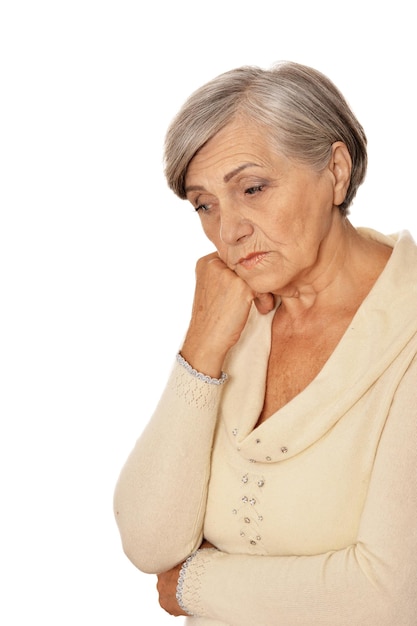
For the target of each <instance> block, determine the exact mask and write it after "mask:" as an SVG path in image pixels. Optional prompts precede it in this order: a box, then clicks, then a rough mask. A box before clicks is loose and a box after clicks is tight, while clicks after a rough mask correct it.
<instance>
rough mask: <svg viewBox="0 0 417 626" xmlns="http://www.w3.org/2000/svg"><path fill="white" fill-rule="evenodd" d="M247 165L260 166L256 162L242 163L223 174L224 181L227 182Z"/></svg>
mask: <svg viewBox="0 0 417 626" xmlns="http://www.w3.org/2000/svg"><path fill="white" fill-rule="evenodd" d="M247 167H260V166H259V165H258V164H257V163H243V164H242V165H239V167H236V169H234V170H232V171H231V172H229V173H228V174H225V176H224V178H223V180H224V182H225V183H228V182H229V180H231V179H232V178H233V177H234V176H236V175H237V174H239V172H241V171H242V170H244V169H246V168H247Z"/></svg>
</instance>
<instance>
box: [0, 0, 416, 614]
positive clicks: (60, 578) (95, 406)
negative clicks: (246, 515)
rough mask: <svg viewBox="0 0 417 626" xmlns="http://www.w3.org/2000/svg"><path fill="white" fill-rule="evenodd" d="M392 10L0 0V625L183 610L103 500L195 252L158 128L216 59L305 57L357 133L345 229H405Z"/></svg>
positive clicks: (179, 330)
mask: <svg viewBox="0 0 417 626" xmlns="http://www.w3.org/2000/svg"><path fill="white" fill-rule="evenodd" d="M411 6H412V3H410V2H408V1H407V0H397V2H384V1H383V0H381V2H379V3H377V4H375V3H373V2H367V0H361V1H356V0H351V1H349V2H347V1H345V2H339V3H337V2H334V1H333V2H326V1H323V0H316V1H314V2H311V1H310V0H305V1H304V2H297V1H296V0H291V1H287V2H285V3H284V2H279V0H274V1H270V2H268V1H265V0H256V1H252V2H247V1H245V0H240V1H239V2H234V1H230V2H227V0H222V1H218V0H210V1H208V0H206V2H204V3H199V2H191V1H190V2H184V1H183V0H174V1H172V2H169V1H168V0H167V1H166V2H161V1H159V2H158V1H154V2H152V3H150V2H149V3H146V2H145V3H143V2H139V1H138V2H133V1H130V2H129V1H125V0H117V1H112V0H100V1H98V0H97V1H94V0H72V1H71V2H69V1H68V2H67V1H59V0H55V1H52V0H51V1H49V2H48V1H45V0H38V1H32V2H31V1H27V2H24V1H21V0H9V1H7V0H5V1H3V2H2V3H1V4H0V90H1V93H0V202H1V204H0V209H1V216H0V289H1V291H0V298H1V302H0V318H1V324H0V328H1V330H0V333H1V337H0V340H1V343H0V360H1V372H0V374H1V378H0V398H1V415H0V419H1V437H0V463H1V467H0V470H1V474H0V476H1V534H0V537H1V546H0V573H1V578H2V580H1V596H2V599H1V603H0V613H1V614H2V613H4V616H3V615H0V623H1V624H4V625H5V626H14V625H19V626H20V625H23V624H29V623H39V624H43V625H44V626H52V625H54V626H55V625H57V624H59V625H60V626H66V625H70V624H71V625H73V624H77V625H79V626H84V625H88V626H92V625H96V624H106V625H107V624H114V625H121V624H123V625H124V626H129V625H144V624H157V625H164V624H167V625H169V624H173V623H182V620H181V619H177V620H175V619H174V618H172V617H170V616H168V615H166V614H165V613H164V612H163V611H162V610H161V609H160V608H159V606H158V603H157V596H156V592H155V578H154V577H153V576H147V575H145V574H142V573H140V572H138V571H137V570H136V569H135V568H134V567H133V565H131V564H130V562H129V561H128V560H127V558H126V557H125V556H124V554H123V552H122V549H121V545H120V540H119V536H118V532H117V528H116V524H115V522H114V519H113V513H112V497H113V489H114V485H115V482H116V479H117V476H118V473H119V471H120V468H121V466H122V464H123V462H124V460H125V458H126V456H127V454H128V452H129V451H130V449H131V447H132V446H133V444H134V441H135V439H136V437H137V436H138V435H139V434H140V432H141V430H142V428H143V426H144V425H145V423H146V421H147V419H148V418H149V416H150V414H151V412H152V410H153V408H154V406H155V404H156V402H157V400H158V397H159V394H160V392H161V390H162V388H163V385H164V383H165V380H166V377H167V375H168V372H169V370H170V367H171V364H172V362H173V359H174V355H175V352H176V350H177V348H178V347H179V344H180V341H181V338H182V336H183V333H184V331H185V328H186V324H187V321H188V316H189V309H190V305H191V302H192V291H193V279H194V264H195V260H196V259H197V257H198V256H200V255H202V254H205V253H207V252H208V251H210V250H211V248H210V246H209V245H208V244H206V242H205V241H204V240H203V237H202V235H201V233H200V230H199V224H198V219H197V218H196V216H195V215H194V212H193V210H192V208H191V207H190V206H188V205H187V204H186V203H184V202H181V201H179V200H178V199H176V198H175V197H174V196H173V195H172V194H171V192H169V191H168V190H167V188H166V185H165V181H164V179H163V175H162V144H163V138H164V133H165V130H166V127H167V126H168V124H169V122H170V120H171V118H172V117H173V115H174V114H175V113H176V111H177V109H178V107H179V106H180V105H181V104H182V102H183V100H184V99H185V98H186V97H187V96H188V95H189V93H190V92H191V91H192V90H194V89H195V88H197V87H198V86H200V84H202V83H203V82H205V81H206V80H208V79H210V78H212V77H214V76H215V75H217V74H219V73H220V72H222V71H225V70H228V69H231V68H232V67H235V66H238V65H243V64H257V65H261V66H263V67H269V66H270V65H271V64H273V63H274V62H275V61H278V60H280V59H290V60H295V61H299V62H302V63H306V64H309V65H312V66H315V67H316V68H317V69H319V70H321V71H323V72H324V73H326V74H327V75H328V76H329V77H330V78H332V79H333V81H334V82H335V83H336V84H337V85H338V86H339V87H340V88H341V90H342V91H343V92H344V94H345V95H346V97H347V99H348V100H349V102H350V104H351V106H352V108H353V109H354V111H355V112H356V114H357V116H358V117H359V119H360V121H361V122H362V124H363V125H364V127H365V130H366V132H367V135H368V139H369V157H370V166H369V174H368V177H367V180H366V182H365V185H364V187H363V188H362V189H361V190H360V191H359V194H358V196H357V199H356V201H355V204H354V206H353V209H352V216H351V217H352V221H353V223H354V224H355V225H365V226H371V227H374V228H377V229H379V230H382V231H384V232H391V231H395V230H398V229H402V228H408V229H409V230H411V231H412V233H413V234H414V235H416V234H417V218H416V193H415V187H416V182H415V181H416V159H415V146H416V145H417V136H416V123H415V99H414V90H415V60H416V44H415V29H414V17H413V16H412V15H411ZM184 504H185V505H186V489H185V490H184ZM145 616H146V617H145Z"/></svg>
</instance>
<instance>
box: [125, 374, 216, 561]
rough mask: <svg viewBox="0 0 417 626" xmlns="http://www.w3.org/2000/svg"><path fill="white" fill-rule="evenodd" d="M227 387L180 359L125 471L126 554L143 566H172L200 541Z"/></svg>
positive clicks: (191, 550)
mask: <svg viewBox="0 0 417 626" xmlns="http://www.w3.org/2000/svg"><path fill="white" fill-rule="evenodd" d="M221 390H222V387H221V386H219V385H212V384H208V383H206V382H203V381H201V380H199V379H198V378H196V377H194V376H192V375H190V374H189V373H188V372H187V371H186V370H185V369H184V368H183V367H181V365H179V364H178V363H176V364H175V365H174V368H173V371H172V374H171V376H170V378H169V380H168V383H167V386H166V388H165V390H164V393H163V394H162V397H161V399H160V401H159V403H158V406H157V408H156V410H155V412H154V415H153V416H152V418H151V420H150V421H149V423H148V424H147V426H146V428H145V429H144V431H143V433H142V435H141V436H140V438H139V439H138V441H137V443H136V445H135V447H134V449H133V450H132V452H131V454H130V456H129V458H128V459H127V461H126V463H125V466H124V467H123V469H122V471H121V474H120V477H119V480H118V482H117V485H116V489H115V494H114V510H115V516H116V521H117V524H118V527H119V531H120V535H121V538H122V544H123V548H124V551H125V553H126V555H127V556H128V557H129V559H130V560H131V561H132V562H133V563H134V565H136V567H138V568H139V569H140V570H142V571H144V572H147V573H159V572H162V571H166V570H168V569H170V568H171V567H173V566H174V565H176V564H177V563H179V562H181V561H183V560H184V559H185V558H186V557H187V556H188V555H189V554H190V553H191V552H193V551H194V550H195V549H196V548H197V547H198V546H199V545H200V544H201V540H202V535H203V522H204V513H205V505H206V498H207V485H208V480H209V475H210V458H211V450H212V444H213V435H214V430H215V425H216V419H217V409H218V404H219V400H220V396H221Z"/></svg>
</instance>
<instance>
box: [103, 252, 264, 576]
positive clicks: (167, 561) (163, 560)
mask: <svg viewBox="0 0 417 626" xmlns="http://www.w3.org/2000/svg"><path fill="white" fill-rule="evenodd" d="M252 302H255V305H256V306H257V308H258V310H259V311H260V312H261V313H268V312H269V311H271V310H272V309H273V307H274V298H273V296H272V295H271V294H254V293H253V292H252V291H251V290H250V288H249V287H248V286H247V284H246V283H245V282H244V281H243V280H241V279H240V278H239V277H238V276H237V275H236V274H235V273H234V272H232V271H231V270H230V269H229V268H228V267H227V266H226V265H225V264H224V263H223V261H222V260H221V259H220V258H219V256H218V254H217V253H213V254H209V255H207V256H206V257H203V258H202V259H200V260H199V261H198V263H197V268H196V289H195V295H194V302H193V311H192V315H191V321H190V325H189V328H188V331H187V334H186V337H185V341H184V344H183V348H182V351H181V352H182V356H183V357H184V358H185V359H186V360H187V361H188V362H189V363H190V365H191V366H192V367H193V368H195V369H196V370H199V371H200V372H202V373H203V374H206V375H208V376H211V377H213V378H217V377H220V374H221V370H222V365H223V362H224V359H225V356H226V354H227V352H228V351H229V349H230V348H231V347H232V346H233V345H234V344H235V343H236V342H237V341H238V339H239V337H240V335H241V332H242V330H243V328H244V327H245V325H246V321H247V319H248V315H249V311H250V309H251V306H252ZM221 392H222V386H221V385H215V384H210V383H206V382H203V381H201V380H199V379H198V378H196V377H194V376H192V375H191V374H189V372H187V370H186V369H185V368H184V367H182V366H181V365H179V364H176V365H175V367H174V370H173V373H172V376H171V378H170V380H169V382H168V385H167V387H166V390H165V392H164V394H163V397H162V398H161V401H160V402H159V405H158V407H157V409H156V411H155V413H154V415H153V417H152V419H151V420H150V422H149V424H148V426H147V427H146V429H145V431H144V432H143V434H142V436H141V437H140V439H139V440H138V442H137V444H136V446H135V448H134V450H133V451H132V453H131V455H130V457H129V459H128V460H127V463H126V465H125V467H124V468H123V471H122V473H121V476H120V479H119V481H118V484H117V487H116V492H115V498H114V506H115V515H116V519H117V522H118V525H119V529H120V534H121V537H122V542H123V546H124V550H125V552H126V554H127V556H128V557H129V558H130V559H131V560H132V562H133V563H134V564H135V565H136V566H137V567H138V568H139V569H141V570H143V571H145V572H152V573H157V572H161V571H165V570H168V569H170V568H171V567H173V566H174V565H175V564H176V563H178V562H180V561H182V560H183V559H184V558H186V557H187V556H188V555H189V554H190V553H191V552H193V550H195V549H196V548H197V547H198V546H199V545H200V543H201V540H202V527H203V520H204V514H205V506H206V497H207V484H208V480H209V474H210V460H211V449H212V444H213V436H214V431H215V427H216V422H217V409H218V405H219V402H220V397H221Z"/></svg>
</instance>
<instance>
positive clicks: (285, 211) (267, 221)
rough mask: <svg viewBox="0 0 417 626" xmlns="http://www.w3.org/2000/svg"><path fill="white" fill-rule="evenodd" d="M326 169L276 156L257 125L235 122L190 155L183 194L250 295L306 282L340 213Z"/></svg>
mask: <svg viewBox="0 0 417 626" xmlns="http://www.w3.org/2000/svg"><path fill="white" fill-rule="evenodd" d="M335 184H336V183H335V176H334V174H333V172H332V170H331V168H330V167H329V168H326V169H324V170H323V171H322V172H316V171H313V170H311V169H310V168H308V167H306V166H304V165H300V164H299V163H296V162H294V161H292V160H290V159H288V158H286V157H284V156H282V155H279V154H277V152H276V151H274V149H273V147H272V146H271V145H270V143H269V142H268V135H267V132H266V131H264V130H262V129H261V128H259V127H257V126H255V125H252V126H251V125H250V124H247V123H246V124H245V123H244V122H243V121H235V122H232V123H230V124H229V125H228V126H226V127H225V128H224V129H223V130H221V131H220V132H219V133H218V134H217V135H215V136H214V137H213V138H212V139H211V140H210V141H208V142H207V143H206V144H205V145H204V146H203V148H202V149H201V150H200V151H199V152H198V153H197V154H196V155H195V156H194V158H193V159H192V161H191V162H190V165H189V167H188V170H187V175H186V179H185V186H186V192H187V198H188V199H189V200H190V202H191V203H192V204H193V206H194V207H195V208H196V210H197V211H198V214H199V216H200V219H201V223H202V226H203V229H204V232H205V234H206V235H207V237H208V238H209V239H210V241H211V242H212V243H213V244H214V245H215V247H216V249H217V251H218V253H219V255H220V257H221V259H222V260H223V261H224V262H225V263H226V265H227V266H228V267H229V268H230V269H232V270H233V271H235V272H236V274H238V276H240V277H241V278H242V279H243V280H245V281H246V282H247V283H248V284H249V286H250V287H251V288H252V289H253V290H254V291H256V292H259V293H265V292H272V293H276V294H283V293H284V292H285V291H286V290H287V289H290V290H291V289H292V288H294V287H296V285H297V282H298V281H301V282H306V281H307V282H308V280H309V278H310V277H312V276H314V273H315V271H316V270H317V268H318V266H319V264H320V263H319V261H320V258H321V251H322V247H323V245H324V243H325V242H326V239H327V238H328V237H329V235H330V233H331V231H332V226H333V224H334V223H335V220H339V221H340V219H341V218H340V214H339V210H338V209H337V207H335V204H334V200H335Z"/></svg>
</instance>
